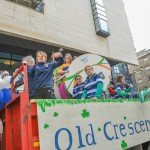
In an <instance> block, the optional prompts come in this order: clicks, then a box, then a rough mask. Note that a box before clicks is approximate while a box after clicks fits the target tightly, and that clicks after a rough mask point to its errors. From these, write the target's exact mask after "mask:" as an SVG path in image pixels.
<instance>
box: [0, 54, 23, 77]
mask: <svg viewBox="0 0 150 150" xmlns="http://www.w3.org/2000/svg"><path fill="white" fill-rule="evenodd" d="M23 57H24V56H22V55H17V54H12V53H5V52H0V71H5V70H6V71H8V72H10V73H11V74H12V73H13V72H14V71H15V70H16V69H17V68H19V67H20V65H21V63H20V62H21V60H22V58H23Z"/></svg>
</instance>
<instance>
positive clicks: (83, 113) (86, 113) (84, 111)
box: [81, 109, 90, 118]
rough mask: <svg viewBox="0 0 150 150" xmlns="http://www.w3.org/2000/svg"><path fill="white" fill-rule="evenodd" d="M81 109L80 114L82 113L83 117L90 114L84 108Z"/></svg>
mask: <svg viewBox="0 0 150 150" xmlns="http://www.w3.org/2000/svg"><path fill="white" fill-rule="evenodd" d="M82 111H83V112H82V114H81V115H82V117H83V118H88V117H89V116H90V113H89V112H88V111H87V110H86V109H83V110H82Z"/></svg>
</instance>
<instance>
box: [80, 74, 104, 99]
mask: <svg viewBox="0 0 150 150" xmlns="http://www.w3.org/2000/svg"><path fill="white" fill-rule="evenodd" d="M103 86H104V85H103V80H102V78H101V77H100V76H99V75H98V74H96V73H94V74H93V76H92V77H91V78H90V79H89V78H88V77H87V78H86V80H85V81H84V92H83V94H82V98H91V97H96V98H100V96H101V95H102V92H103Z"/></svg>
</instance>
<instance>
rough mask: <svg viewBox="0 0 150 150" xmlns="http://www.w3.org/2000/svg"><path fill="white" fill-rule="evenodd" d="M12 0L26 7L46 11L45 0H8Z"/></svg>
mask: <svg viewBox="0 0 150 150" xmlns="http://www.w3.org/2000/svg"><path fill="white" fill-rule="evenodd" d="M7 1H11V2H14V3H17V4H20V5H23V6H26V7H29V8H31V9H34V10H36V11H38V12H42V13H43V12H44V2H43V0H7Z"/></svg>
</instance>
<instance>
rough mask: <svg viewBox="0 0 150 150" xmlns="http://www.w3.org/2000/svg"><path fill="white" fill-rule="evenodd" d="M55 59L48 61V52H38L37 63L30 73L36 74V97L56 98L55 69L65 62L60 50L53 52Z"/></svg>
mask: <svg viewBox="0 0 150 150" xmlns="http://www.w3.org/2000/svg"><path fill="white" fill-rule="evenodd" d="M52 57H53V58H55V61H53V62H51V63H47V62H46V61H47V54H46V53H45V52H43V51H38V52H37V54H36V61H37V64H36V65H34V67H33V68H32V69H31V70H30V72H29V74H32V75H33V76H34V87H35V99H40V98H42V99H50V98H54V94H53V70H54V69H55V68H57V67H59V66H60V65H62V64H63V57H62V54H61V53H60V52H56V53H53V55H52Z"/></svg>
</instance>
